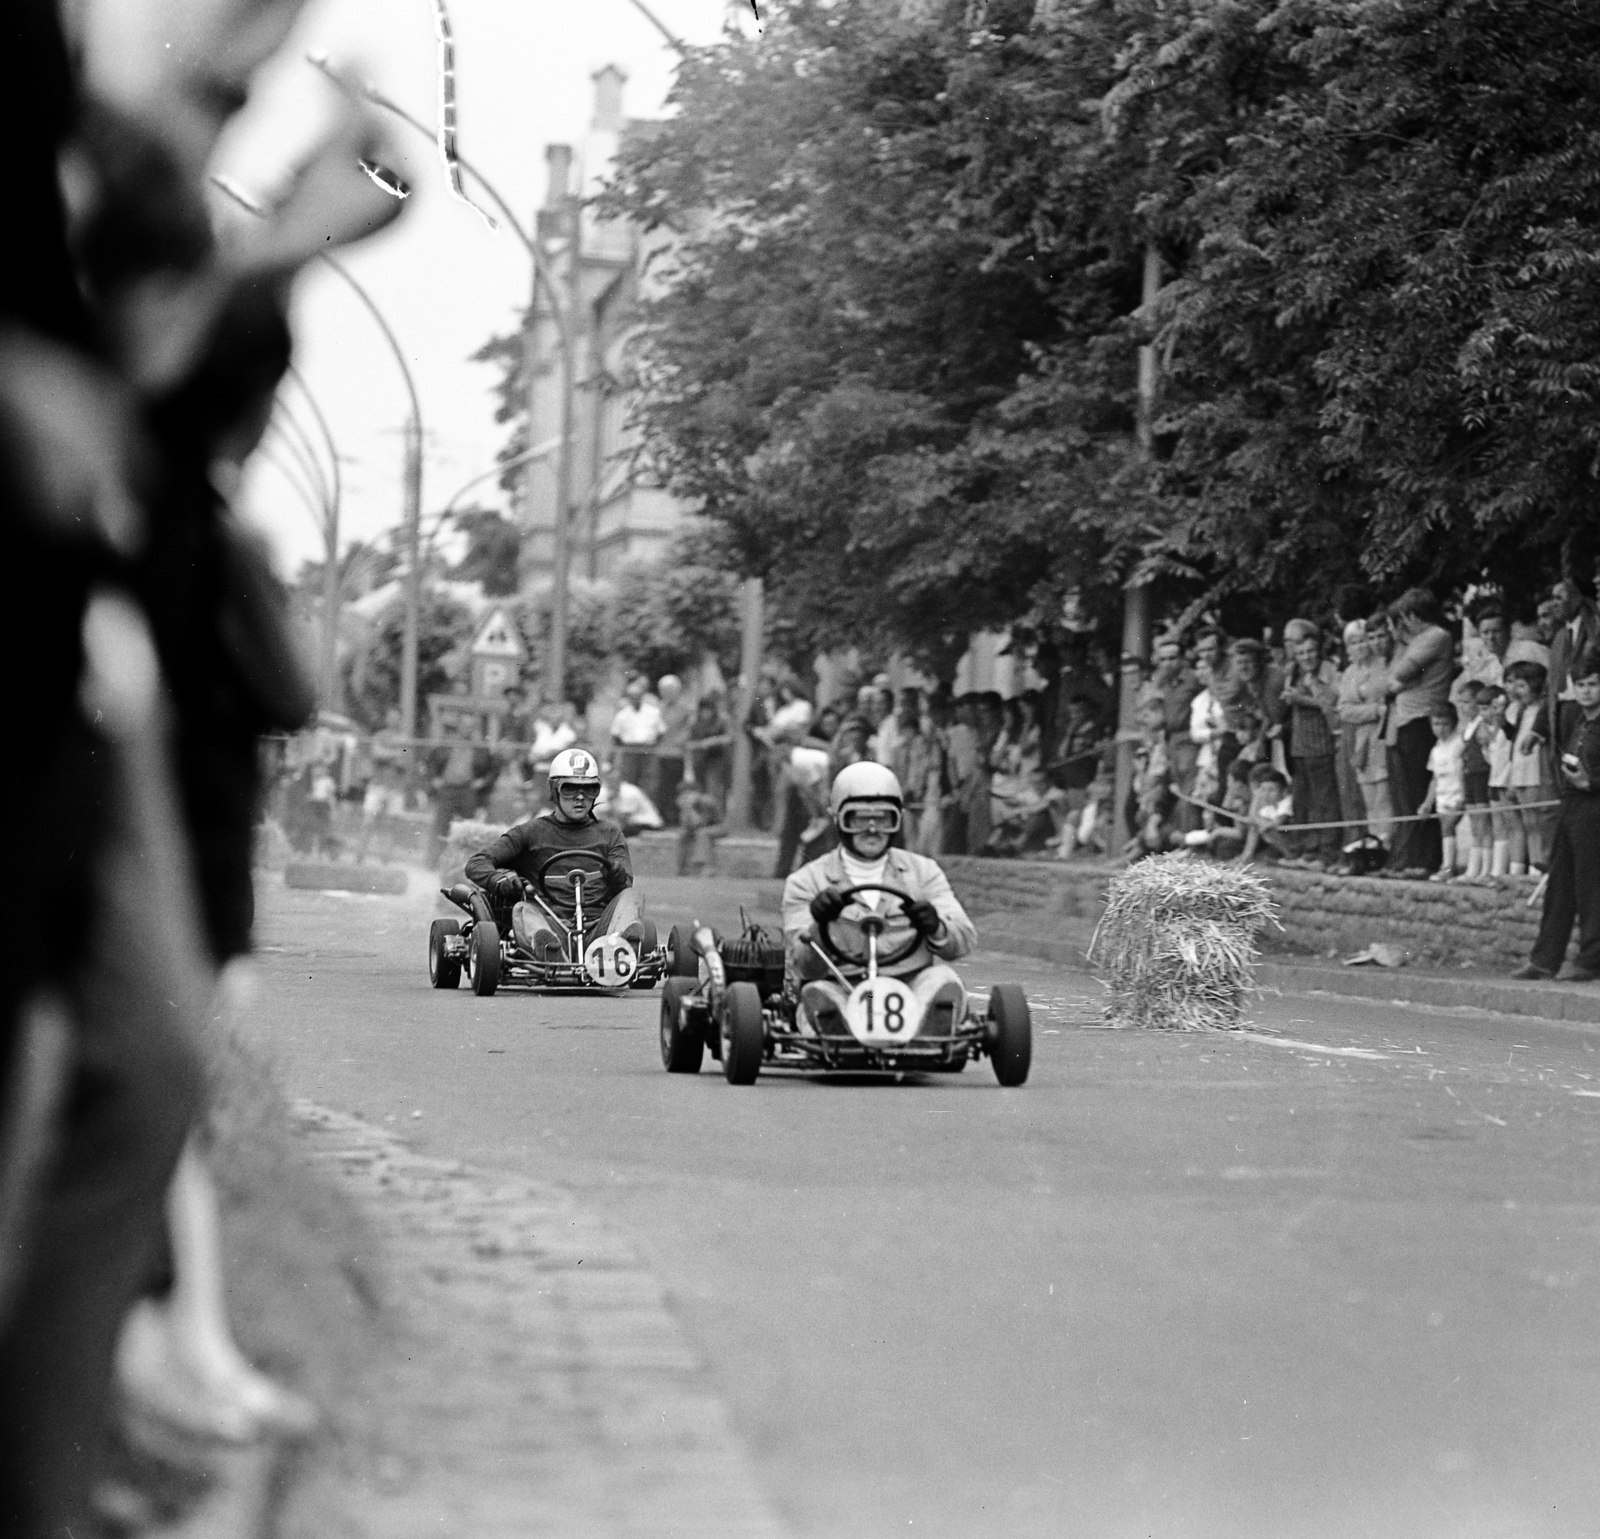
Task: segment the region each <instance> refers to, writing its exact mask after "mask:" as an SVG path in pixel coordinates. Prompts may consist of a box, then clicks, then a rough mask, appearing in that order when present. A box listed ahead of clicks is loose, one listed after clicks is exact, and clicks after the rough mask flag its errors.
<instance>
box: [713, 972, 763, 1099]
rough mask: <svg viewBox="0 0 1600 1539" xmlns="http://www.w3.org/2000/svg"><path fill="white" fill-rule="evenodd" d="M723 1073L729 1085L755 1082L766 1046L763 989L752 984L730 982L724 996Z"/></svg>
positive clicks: (721, 1028)
mask: <svg viewBox="0 0 1600 1539" xmlns="http://www.w3.org/2000/svg"><path fill="white" fill-rule="evenodd" d="M720 1030H721V1033H722V1073H723V1076H724V1077H725V1078H726V1079H727V1081H728V1083H729V1084H730V1085H753V1084H755V1082H756V1076H757V1075H758V1074H759V1073H760V1072H761V1057H762V1054H763V1053H764V1052H765V1051H766V1046H767V1023H766V1021H765V1019H764V1018H763V1017H762V1014H761V991H760V990H759V989H758V988H757V987H756V986H755V984H753V983H730V984H729V985H728V991H727V993H726V994H725V995H723V999H722V1022H721V1026H720Z"/></svg>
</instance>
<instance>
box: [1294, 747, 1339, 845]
mask: <svg viewBox="0 0 1600 1539" xmlns="http://www.w3.org/2000/svg"><path fill="white" fill-rule="evenodd" d="M1292 764H1293V767H1294V775H1293V781H1294V785H1293V795H1294V802H1293V806H1294V820H1295V822H1296V823H1337V822H1338V821H1339V818H1340V816H1341V814H1340V811H1339V777H1338V772H1337V771H1336V770H1335V768H1334V762H1333V755H1332V754H1328V755H1326V756H1325V757H1321V756H1319V757H1318V758H1315V759H1295V760H1293V761H1292ZM1300 837H1301V839H1302V840H1303V841H1304V843H1303V844H1300V848H1301V849H1302V850H1303V851H1304V852H1305V853H1306V854H1308V855H1321V856H1324V857H1326V858H1330V859H1331V858H1332V857H1334V856H1337V855H1338V853H1339V850H1340V841H1339V830H1338V829H1337V828H1324V829H1318V830H1314V831H1313V832H1311V833H1309V834H1303V835H1301V836H1300ZM1297 842H1298V841H1297Z"/></svg>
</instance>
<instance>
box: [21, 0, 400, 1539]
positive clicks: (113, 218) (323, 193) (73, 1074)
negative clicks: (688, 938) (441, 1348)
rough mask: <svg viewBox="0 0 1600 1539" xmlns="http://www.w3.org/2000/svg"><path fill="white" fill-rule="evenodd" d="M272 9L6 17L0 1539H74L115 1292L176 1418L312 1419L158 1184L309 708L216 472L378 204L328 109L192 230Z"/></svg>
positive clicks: (354, 134)
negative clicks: (137, 1328)
mask: <svg viewBox="0 0 1600 1539" xmlns="http://www.w3.org/2000/svg"><path fill="white" fill-rule="evenodd" d="M298 9H299V7H298V4H297V3H294V0H73V3H67V4H64V5H63V8H62V13H61V16H60V18H59V19H58V17H57V16H56V14H55V13H54V11H53V10H52V8H51V7H50V6H49V5H48V4H44V3H41V0H14V3H13V4H12V5H11V6H9V7H8V8H7V13H6V19H5V21H4V22H3V23H0V25H3V27H4V41H5V43H6V47H5V48H4V49H3V50H0V61H3V62H0V69H3V70H5V71H6V72H7V73H8V75H9V76H10V78H9V79H8V80H7V81H6V89H5V90H4V91H0V118H3V121H4V124H5V127H6V129H7V131H8V132H7V139H8V142H9V144H10V145H11V147H12V152H13V161H12V173H13V174H12V188H11V194H12V196H11V199H10V202H9V204H8V213H9V214H10V216H11V218H10V221H9V225H10V229H9V233H8V241H7V251H6V257H5V261H6V264H7V267H6V281H5V283H4V284H0V519H3V520H4V528H5V532H6V536H7V542H8V550H7V555H8V557H9V560H8V561H7V562H6V563H5V564H4V566H3V568H0V571H3V575H0V584H4V586H5V589H6V591H5V592H4V593H3V595H0V599H3V602H0V626H3V627H4V639H5V640H6V641H8V642H9V643H10V655H12V656H14V657H19V658H26V659H27V660H28V667H26V668H24V669H21V670H18V672H19V675H20V678H19V681H18V688H20V690H21V691H22V694H23V699H22V701H21V702H20V704H21V719H22V720H24V721H25V722H27V724H28V729H29V734H30V737H29V742H28V744H27V746H26V751H25V752H20V753H15V754H12V755H9V756H6V763H5V766H4V769H3V770H0V774H3V775H4V776H5V786H4V789H5V792H6V802H5V805H7V806H8V807H10V808H12V809H14V810H15V811H17V812H19V813H21V814H22V816H21V817H19V818H18V819H17V823H18V827H19V851H18V860H17V870H16V873H15V875H14V878H13V880H12V881H11V882H10V883H8V884H6V886H7V891H6V896H5V898H4V900H3V901H4V903H5V914H4V918H5V921H6V923H5V942H4V944H5V945H6V947H7V952H6V960H7V964H8V965H7V966H6V968H5V969H4V983H3V984H0V1032H3V1036H0V1049H3V1059H0V1062H3V1064H4V1073H5V1084H4V1087H3V1089H4V1092H5V1093H4V1096H3V1098H0V1198H3V1200H0V1226H3V1229H4V1232H3V1234H0V1241H3V1249H0V1256H3V1258H4V1260H3V1262H0V1265H3V1266H4V1267H5V1268H7V1270H6V1271H5V1272H4V1273H0V1532H4V1533H6V1534H7V1535H17V1536H22V1539H32V1536H34V1535H39V1536H43V1535H51V1536H59V1535H61V1534H63V1533H71V1532H76V1533H79V1534H83V1533H87V1532H89V1531H90V1524H89V1517H88V1506H89V1492H90V1488H91V1484H92V1481H93V1478H94V1472H95V1468H96V1463H97V1459H98V1456H99V1453H100V1450H101V1447H102V1444H103V1440H104V1434H105V1430H106V1423H107V1412H108V1405H109V1400H110V1391H111V1381H112V1372H113V1362H114V1356H115V1352H116V1345H117V1339H118V1334H119V1331H121V1330H122V1328H123V1326H124V1322H125V1319H126V1318H127V1316H128V1312H129V1309H130V1306H131V1305H133V1304H134V1301H135V1300H136V1299H140V1298H150V1297H159V1298H161V1299H163V1300H164V1303H163V1305H162V1307H164V1308H165V1310H166V1314H167V1319H166V1321H165V1324H166V1325H167V1326H169V1327H170V1328H171V1331H172V1333H173V1334H172V1341H173V1343H174V1344H176V1345H178V1346H179V1347H180V1350H178V1351H177V1352H176V1353H175V1356H176V1357H177V1358H180V1359H182V1358H187V1359H188V1360H189V1361H188V1366H189V1367H193V1368H197V1369H198V1370H199V1371H198V1372H196V1373H195V1374H194V1375H193V1377H194V1379H195V1384H194V1385H193V1386H192V1388H193V1390H194V1393H190V1394H185V1395H183V1396H180V1397H178V1401H177V1407H178V1409H179V1410H180V1411H181V1410H184V1409H188V1408H191V1407H193V1406H195V1405H198V1406H199V1407H200V1411H201V1414H200V1418H199V1419H200V1427H199V1428H198V1430H202V1431H207V1432H210V1433H218V1432H225V1431H226V1428H225V1426H224V1425H223V1423H224V1422H225V1420H226V1418H222V1417H218V1416H212V1415H209V1414H208V1408H207V1395H208V1394H210V1395H211V1398H212V1404H211V1406H210V1408H209V1409H210V1410H215V1409H216V1408H217V1406H216V1400H217V1396H218V1395H220V1396H221V1399H222V1403H223V1404H224V1405H226V1406H227V1408H228V1409H230V1410H234V1411H237V1410H239V1409H240V1408H241V1404H243V1406H244V1408H245V1409H246V1410H247V1411H249V1412H250V1417H251V1418H253V1420H254V1422H255V1424H256V1425H257V1426H260V1425H262V1424H263V1423H264V1422H266V1421H270V1420H273V1419H276V1420H278V1421H280V1422H293V1421H295V1420H296V1419H297V1418H298V1419H302V1420H303V1416H304V1411H303V1408H302V1407H299V1406H297V1405H296V1404H295V1403H294V1402H293V1400H292V1398H289V1397H284V1396H281V1395H280V1396H273V1395H271V1394H270V1393H269V1392H268V1393H263V1391H262V1386H263V1385H264V1384H265V1382H266V1381H261V1380H259V1376H255V1377H254V1378H252V1377H251V1374H253V1370H248V1365H243V1362H242V1359H241V1358H239V1357H238V1354H237V1352H236V1350H233V1351H230V1349H231V1345H232V1344H231V1338H229V1337H227V1334H226V1320H225V1317H224V1316H222V1315H221V1289H220V1285H219V1284H218V1282H217V1278H218V1277H219V1276H220V1270H219V1254H218V1250H217V1245H216V1237H215V1201H214V1198H212V1197H211V1196H210V1195H209V1193H208V1191H207V1189H206V1185H205V1182H204V1179H203V1171H202V1173H201V1179H200V1180H198V1181H197V1180H195V1179H193V1177H194V1175H195V1171H196V1167H195V1166H194V1165H193V1164H188V1165H186V1166H185V1167H184V1168H185V1171H186V1175H185V1177H184V1178H183V1179H180V1181H179V1182H178V1184H177V1186H176V1187H174V1186H173V1184H172V1183H173V1176H174V1172H175V1170H177V1169H179V1160H180V1156H181V1155H182V1152H183V1151H184V1149H185V1147H186V1144H188V1143H189V1140H190V1139H191V1135H192V1132H193V1130H194V1128H195V1127H196V1125H197V1121H198V1117H199V1113H200V1102H201V1095H200V1072H199V1067H198V1060H197V1055H196V1052H195V1046H194V1039H195V1036H196V1034H197V1033H198V1031H199V1030H200V1029H201V1026H202V1023H203V1021H204V1020H205V1015H206V1010H207V1001H208V995H209V993H210V991H211V989H212V987H213V984H214V982H215V978H216V976H217V968H218V967H219V966H220V964H221V963H223V962H224V961H225V960H226V959H228V958H230V957H234V956H237V955H239V954H240V953H242V952H243V951H244V950H245V949H246V948H247V947H248V945H249V937H250V928H251V922H252V918H253V903H252V892H251V886H250V840H251V829H252V826H253V823H254V814H255V802H256V797H257V794H258V790H259V787H258V784H257V775H258V770H257V756H256V741H257V737H258V735H259V733H260V732H262V731H263V730H267V729H271V728H293V727H297V726H299V725H300V724H301V723H302V722H303V721H304V720H305V718H306V716H307V715H308V714H309V711H310V708H311V705H312V700H311V696H310V694H309V691H308V690H307V688H306V684H305V678H304V674H303V671H302V670H301V668H300V666H299V663H298V660H297V658H296V657H295V655H294V652H293V649H292V648H291V647H290V646H289V644H288V639H287V638H288V633H287V630H286V628H285V627H284V625H283V618H282V610H281V601H280V595H278V594H277V592H276V590H275V587H274V585H273V583H272V580H271V577H270V572H269V570H268V568H267V566H266V563H265V559H264V557H263V556H262V555H261V553H260V552H259V551H258V550H257V549H256V548H255V547H254V546H253V545H252V544H251V543H250V542H249V541H247V540H246V539H245V538H244V537H243V536H242V535H241V533H240V532H239V531H238V529H237V528H236V526H234V524H233V523H232V521H231V518H230V516H229V514H228V511H227V508H226V505H225V502H224V500H223V494H222V491H221V490H219V488H225V487H226V486H227V485H228V484H229V483H230V481H231V479H232V478H233V476H234V475H235V474H236V468H237V466H238V464H239V463H240V462H241V461H242V459H243V458H244V456H245V455H246V454H248V453H249V451H250V450H251V449H252V448H253V447H254V444H255V442H256V441H257V440H258V439H259V437H260V434H261V432H262V430H263V428H264V426H265V423H266V420H267V416H268V413H269V412H270V409H271V400H272V394H273V391H274V389H275V388H276V385H277V382H278V380H279V378H280V377H281V375H282V373H283V371H284V369H285V368H286V366H287V362H288V332H287V327H286V325H285V322H284V309H285V305H286V301H287V284H288V280H289V278H290V277H291V276H292V274H293V273H294V272H295V271H296V270H297V269H298V267H299V266H301V265H302V264H303V263H304V262H305V261H307V260H310V258H311V257H312V256H313V255H314V254H315V253H316V252H317V251H318V250H320V249H324V248H325V247H326V246H327V245H334V244H338V243H340V242H342V241H344V240H347V239H351V238H354V237H356V236H358V235H360V234H362V233H365V232H366V231H368V230H371V229H375V228H377V227H378V226H380V225H381V224H382V223H384V222H386V221H387V220H388V219H389V218H391V217H392V216H393V213H394V212H395V211H396V209H397V207H398V205H397V204H395V203H394V202H393V201H392V200H390V199H389V198H387V196H386V195H385V194H384V193H383V192H382V191H381V190H380V189H378V188H377V187H376V185H375V184H373V183H371V182H369V181H368V179H367V178H366V177H365V176H363V175H362V173H361V172H360V170H359V167H358V165H357V161H358V158H360V157H367V156H375V155H376V153H377V152H376V148H375V147H374V146H373V145H372V144H371V142H370V135H369V134H368V133H367V130H366V128H365V126H364V124H362V123H361V122H360V121H359V120H358V119H357V118H356V116H355V114H354V110H353V109H350V110H347V111H346V113H345V115H344V118H343V120H342V121H341V122H340V123H339V124H338V125H337V126H336V128H335V130H334V132H333V133H332V134H331V135H330V137H329V139H328V141H327V143H326V144H324V145H323V146H322V148H321V150H320V151H319V152H317V153H314V154H313V155H311V156H310V157H309V158H307V159H306V160H304V161H303V163H302V165H301V166H300V168H299V170H298V171H297V172H296V173H295V174H294V175H293V176H292V177H291V178H290V179H289V182H288V186H287V191H286V193H285V194H284V196H283V197H282V198H281V199H280V200H279V201H278V203H277V204H276V206H275V207H274V208H273V209H272V210H271V211H270V212H269V214H268V215H267V217H265V218H264V219H263V220H262V221H261V223H260V226H259V228H258V229H255V230H251V231H248V232H240V233H239V234H238V235H237V236H236V237H235V238H234V239H233V240H232V241H231V242H230V243H228V245H227V246H226V247H225V248H222V249H219V248H218V246H217V245H216V244H215V242H214V241H213V239H212V234H211V226H210V219H209V216H208V214H207V210H206V206H205V202H204V189H205V181H204V177H205V170H206V164H207V161H208V159H209V157H210V155H211V152H212V149H213V148H214V145H215V141H216V138H217V135H218V134H219V132H220V131H221V129H222V127H223V125H224V124H225V123H226V122H227V120H228V119H229V117H230V116H231V115H232V114H233V113H234V112H235V111H237V110H238V108H239V107H240V106H241V105H242V103H243V101H244V99H245V93H246V90H247V87H248V83H249V80H250V78H251V76H252V74H253V73H254V71H255V69H256V67H257V66H258V65H259V64H260V63H261V62H262V61H263V60H264V59H265V58H266V57H267V56H268V55H269V54H270V53H271V52H272V51H273V50H274V49H275V48H276V47H277V46H278V44H279V43H280V42H281V41H282V39H283V37H284V35H285V34H286V32H287V29H288V27H289V25H290V24H291V23H292V22H293V20H294V18H295V15H296V13H297V11H298ZM62 24H64V25H65V28H66V34H65V36H64V35H63V31H62ZM69 58H70V60H71V61H72V65H73V66H74V67H75V68H76V78H74V75H73V70H72V68H70V67H69V62H68V61H69ZM58 170H59V173H60V176H59V180H58ZM62 188H65V189H66V190H67V193H68V199H67V200H66V201H64V200H63V197H62V194H61V190H60V189H62ZM68 203H70V207H69V206H67V205H68ZM41 1062H46V1063H49V1062H54V1064H55V1065H56V1072H55V1073H54V1074H51V1073H46V1072H40V1070H39V1065H40V1063H41ZM190 1147H191V1154H190V1158H191V1160H192V1159H193V1148H192V1145H191V1146H190ZM169 1208H170V1211H171V1212H172V1214H173V1216H174V1220H175V1222H174V1224H173V1226H172V1231H171V1233H170V1234H169V1229H168V1225H167V1223H166V1222H165V1216H166V1213H167V1212H168V1211H169ZM208 1226H209V1227H208ZM175 1267H176V1269H177V1270H178V1271H179V1272H181V1273H184V1275H183V1276H181V1277H179V1278H176V1279H175V1278H174V1275H173V1274H174V1268H175ZM208 1267H211V1268H212V1269H213V1273H214V1275H208V1274H207V1270H206V1269H207V1268H208ZM144 1318H145V1321H146V1324H148V1320H149V1316H148V1314H146V1315H145V1316H144ZM219 1322H220V1327H221V1335H222V1337H224V1338H226V1343H227V1344H226V1346H223V1345H220V1344H219V1339H218V1331H217V1328H218V1325H219ZM208 1336H209V1337H210V1339H207V1337H208ZM144 1346H145V1347H148V1346H149V1333H148V1331H146V1332H145V1341H144ZM132 1355H133V1356H134V1357H141V1354H139V1353H134V1354H132ZM149 1359H150V1354H149V1353H148V1352H145V1353H143V1354H142V1360H143V1361H145V1362H146V1363H147V1362H148V1361H149ZM252 1397H254V1400H255V1402H256V1403H255V1405H254V1408H253V1409H252V1408H251V1407H250V1405H249V1402H250V1401H251V1399H252ZM234 1430H235V1431H236V1432H240V1433H244V1432H248V1431H249V1430H250V1429H249V1427H247V1426H245V1425H244V1423H243V1421H241V1420H240V1419H239V1418H235V1423H234Z"/></svg>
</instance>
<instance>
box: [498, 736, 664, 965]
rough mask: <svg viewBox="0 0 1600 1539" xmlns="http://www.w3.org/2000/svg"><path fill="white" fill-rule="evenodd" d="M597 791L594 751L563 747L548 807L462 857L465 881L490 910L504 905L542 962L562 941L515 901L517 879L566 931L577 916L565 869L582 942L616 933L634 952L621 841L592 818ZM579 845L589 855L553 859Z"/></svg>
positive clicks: (633, 915)
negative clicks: (576, 892) (577, 891)
mask: <svg viewBox="0 0 1600 1539" xmlns="http://www.w3.org/2000/svg"><path fill="white" fill-rule="evenodd" d="M599 795H600V766H599V764H598V763H597V762H596V760H595V757H594V755H593V754H591V753H589V752H587V751H586V750H585V749H582V748H568V749H564V750H563V751H562V752H561V753H558V754H557V755H556V756H555V758H554V759H552V760H551V761H550V805H549V806H548V807H547V808H545V809H544V811H542V812H540V813H539V815H538V816H537V817H533V818H529V819H528V821H527V822H526V823H515V824H513V825H512V826H511V827H510V828H508V829H507V830H506V831H505V832H504V833H503V834H501V835H500V837H499V838H498V839H496V840H495V842H494V843H493V844H491V845H490V846H489V848H488V849H486V850H479V851H478V853H477V854H476V855H474V856H473V857H472V859H471V860H469V861H468V862H467V880H468V881H471V882H476V883H477V884H478V886H479V887H481V888H482V889H483V890H484V891H485V892H486V893H487V894H488V895H489V901H490V903H491V904H492V905H493V906H494V908H495V910H496V912H497V913H504V912H505V910H506V909H508V908H509V909H510V910H511V929H512V933H513V934H514V935H515V936H516V938H517V943H518V945H520V946H521V947H522V949H523V950H525V951H527V952H529V953H530V954H531V955H533V956H534V957H536V958H538V959H539V960H541V961H559V960H560V959H561V958H562V957H563V955H564V947H563V945H562V942H561V939H560V938H559V937H558V936H557V935H556V934H555V931H554V929H553V927H552V926H551V924H550V921H549V919H548V918H547V917H546V915H545V914H544V912H543V910H542V909H540V908H539V906H538V904H536V903H531V902H530V903H524V902H523V901H522V897H523V889H522V884H523V881H524V880H526V881H529V882H532V883H533V884H534V885H535V886H536V887H537V888H538V890H539V892H540V894H541V896H542V897H543V898H544V900H545V901H546V902H547V903H548V904H549V905H550V907H551V908H552V909H554V910H555V912H556V914H557V915H558V916H559V917H560V918H561V920H562V922H563V923H564V924H566V925H567V927H568V928H569V929H570V928H571V927H572V925H573V923H574V921H575V919H576V917H577V906H576V903H575V901H574V898H573V891H572V874H573V873H574V872H582V873H583V875H584V878H585V885H584V894H583V921H584V924H583V938H584V943H585V945H587V944H588V942H589V941H591V940H593V939H594V938H595V937H596V936H597V935H621V936H622V937H623V938H624V939H626V940H627V941H629V942H630V943H631V944H632V945H633V947H634V949H635V950H637V949H638V948H639V945H640V942H641V941H642V939H643V927H642V926H641V924H640V922H639V900H638V897H637V895H636V894H635V893H634V890H633V863H632V862H631V861H630V860H629V858H628V842H627V840H626V839H624V838H623V836H622V830H621V829H620V828H618V827H617V826H616V824H614V823H607V822H604V821H602V820H601V819H600V818H597V817H596V816H595V814H594V804H595V800H596V798H597V797H598V796H599ZM580 851H581V852H583V854H585V855H588V856H592V857H594V858H593V859H582V858H577V859H571V860H561V859H559V858H558V857H560V856H561V855H569V854H574V853H575V852H580ZM547 864H548V865H549V866H550V869H549V870H548V871H547V872H545V874H544V876H543V878H542V879H541V876H540V873H541V872H544V868H545V867H546V865H547Z"/></svg>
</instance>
